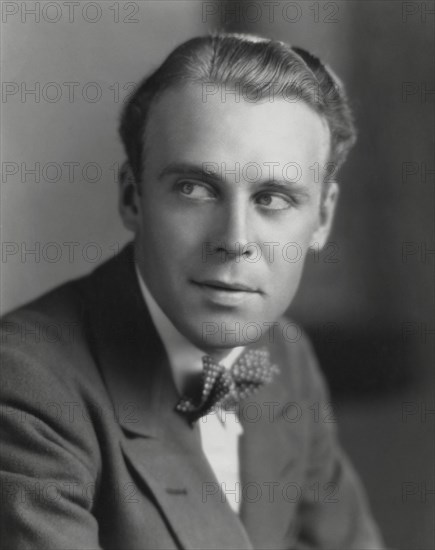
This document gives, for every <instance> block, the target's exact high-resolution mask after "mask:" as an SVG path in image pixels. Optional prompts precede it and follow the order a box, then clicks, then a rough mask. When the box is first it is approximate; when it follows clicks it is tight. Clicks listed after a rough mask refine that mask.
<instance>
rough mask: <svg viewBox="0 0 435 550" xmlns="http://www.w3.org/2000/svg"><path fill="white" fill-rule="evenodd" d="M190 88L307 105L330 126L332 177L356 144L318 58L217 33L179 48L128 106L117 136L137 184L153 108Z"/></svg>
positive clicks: (336, 84)
mask: <svg viewBox="0 0 435 550" xmlns="http://www.w3.org/2000/svg"><path fill="white" fill-rule="evenodd" d="M187 83H198V84H202V85H203V86H204V88H203V97H204V89H206V90H207V89H208V91H209V92H210V90H213V86H224V87H226V86H228V88H229V89H232V90H234V87H236V90H238V91H239V93H240V94H241V96H242V98H243V99H244V100H246V101H251V102H253V101H266V100H269V101H271V100H273V99H274V98H276V99H278V98H283V99H285V100H287V101H291V102H295V101H304V102H305V103H306V104H307V105H309V106H310V107H311V108H312V109H313V110H314V111H315V112H317V113H318V114H319V115H320V116H321V117H322V118H323V119H324V120H325V121H326V123H327V125H328V128H329V132H330V152H329V162H330V163H332V166H333V167H334V170H333V171H334V172H336V170H337V169H338V168H339V167H340V166H341V164H342V163H343V162H344V160H345V159H346V156H347V154H348V152H349V150H350V148H351V147H352V145H353V144H354V143H355V138H356V132H355V127H354V124H353V118H352V113H351V111H350V108H349V105H348V100H347V97H346V94H345V92H344V89H343V85H342V84H341V82H340V81H339V79H338V78H337V77H336V76H335V75H334V74H333V73H332V71H331V70H330V69H328V68H326V67H325V66H324V65H323V64H322V63H321V61H320V60H319V59H318V58H317V57H315V56H314V55H312V54H310V53H308V52H307V51H305V50H303V49H301V48H297V47H291V46H289V45H288V44H286V43H284V42H280V41H276V40H270V39H266V38H260V37H257V36H252V35H246V34H235V33H217V34H213V35H210V36H201V37H196V38H192V39H190V40H188V41H187V42H184V43H183V44H181V45H180V46H178V47H177V48H175V50H173V51H172V52H171V53H170V54H169V56H168V57H167V58H166V59H165V61H164V62H163V63H162V64H161V65H160V67H158V68H157V69H156V70H155V71H154V72H153V73H152V74H150V75H149V76H147V77H146V78H145V79H144V80H143V81H142V82H141V83H140V84H139V86H138V87H137V88H136V90H135V91H134V92H133V94H132V95H131V96H130V98H129V100H128V102H127V103H126V105H125V107H124V109H123V112H122V115H121V122H120V126H119V133H120V136H121V139H122V142H123V144H124V148H125V151H126V154H127V159H128V162H129V163H130V166H131V169H132V171H133V175H134V177H135V179H136V181H137V182H140V181H141V178H142V171H143V167H144V158H143V156H144V145H145V126H146V122H147V119H148V116H149V112H150V107H151V106H152V104H153V102H154V101H156V100H157V99H158V98H159V97H160V96H161V95H162V94H163V93H164V92H165V91H166V90H168V89H170V88H176V87H180V86H182V85H183V84H187ZM207 87H208V88H207ZM329 172H331V171H329Z"/></svg>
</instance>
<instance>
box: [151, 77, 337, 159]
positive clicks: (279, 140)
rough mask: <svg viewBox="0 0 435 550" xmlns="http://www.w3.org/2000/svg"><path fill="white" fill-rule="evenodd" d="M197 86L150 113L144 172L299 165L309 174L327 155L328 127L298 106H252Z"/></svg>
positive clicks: (276, 102) (168, 96)
mask: <svg viewBox="0 0 435 550" xmlns="http://www.w3.org/2000/svg"><path fill="white" fill-rule="evenodd" d="M224 91H225V92H226V93H221V92H222V90H219V89H218V90H217V92H216V93H215V94H212V95H208V94H205V93H204V88H203V86H202V85H201V84H188V85H185V86H183V87H180V88H177V89H171V90H168V91H166V92H165V93H164V94H163V95H162V96H161V97H160V99H159V100H158V101H156V103H155V104H154V105H152V107H151V111H150V116H149V119H148V122H147V126H146V131H145V156H146V158H147V163H146V164H147V166H150V164H151V166H154V167H155V168H158V167H162V166H163V165H164V164H165V163H167V162H173V161H182V162H193V163H196V164H200V163H204V162H215V163H226V164H228V165H231V164H233V165H234V164H235V163H240V164H243V163H249V162H257V163H260V164H261V163H271V162H278V163H282V164H285V163H288V162H297V163H298V164H300V165H301V167H305V168H306V169H308V167H309V165H310V164H312V163H313V162H320V163H325V162H326V161H327V158H328V154H329V143H330V137H329V130H328V126H327V124H326V122H325V121H324V120H323V119H322V118H321V117H320V116H319V115H318V114H317V113H316V112H315V111H314V110H313V109H312V108H311V107H309V106H308V105H306V104H305V103H304V102H302V101H296V100H295V101H293V102H290V101H288V100H285V99H282V98H272V101H269V99H266V100H263V101H262V102H255V103H254V102H250V101H247V100H245V99H243V97H241V96H236V95H235V94H234V93H233V94H231V93H230V91H229V90H224Z"/></svg>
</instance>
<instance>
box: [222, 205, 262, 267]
mask: <svg viewBox="0 0 435 550" xmlns="http://www.w3.org/2000/svg"><path fill="white" fill-rule="evenodd" d="M219 218H220V219H219V220H218V224H217V231H216V232H215V234H214V239H213V242H212V249H213V250H214V252H215V253H219V254H224V257H225V259H233V258H234V259H238V258H240V257H242V256H244V257H247V258H249V257H251V256H252V255H253V254H254V252H255V242H253V219H252V212H250V209H249V204H246V203H245V202H244V200H243V198H240V199H239V200H234V201H233V202H231V203H227V204H224V205H222V210H221V212H220V216H219Z"/></svg>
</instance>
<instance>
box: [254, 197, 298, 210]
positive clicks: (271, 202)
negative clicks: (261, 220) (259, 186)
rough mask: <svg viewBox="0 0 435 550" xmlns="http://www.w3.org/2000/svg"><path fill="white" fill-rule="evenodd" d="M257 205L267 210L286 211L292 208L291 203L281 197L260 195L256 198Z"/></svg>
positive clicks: (286, 198)
mask: <svg viewBox="0 0 435 550" xmlns="http://www.w3.org/2000/svg"><path fill="white" fill-rule="evenodd" d="M257 204H259V205H260V206H263V207H264V208H267V209H268V210H286V209H288V208H290V207H291V206H292V201H291V199H290V198H289V197H284V196H283V195H276V194H272V193H262V194H261V195H259V196H258V197H257Z"/></svg>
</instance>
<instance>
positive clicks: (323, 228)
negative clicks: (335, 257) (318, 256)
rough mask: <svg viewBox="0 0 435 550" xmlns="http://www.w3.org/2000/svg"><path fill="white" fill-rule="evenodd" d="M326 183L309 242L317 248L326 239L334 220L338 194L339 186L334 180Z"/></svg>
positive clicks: (320, 247) (321, 245)
mask: <svg viewBox="0 0 435 550" xmlns="http://www.w3.org/2000/svg"><path fill="white" fill-rule="evenodd" d="M327 185H328V187H327V189H326V192H325V193H324V196H323V197H322V199H321V201H322V202H321V204H320V214H319V225H318V227H317V229H316V230H315V231H314V233H313V236H312V238H311V243H310V247H314V246H315V247H316V249H317V250H321V249H322V248H323V247H324V246H325V243H326V241H327V240H328V237H329V233H330V232H331V227H332V222H333V221H334V214H335V208H336V206H337V201H338V195H339V187H338V184H337V183H336V182H335V181H333V182H330V183H328V184H327Z"/></svg>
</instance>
